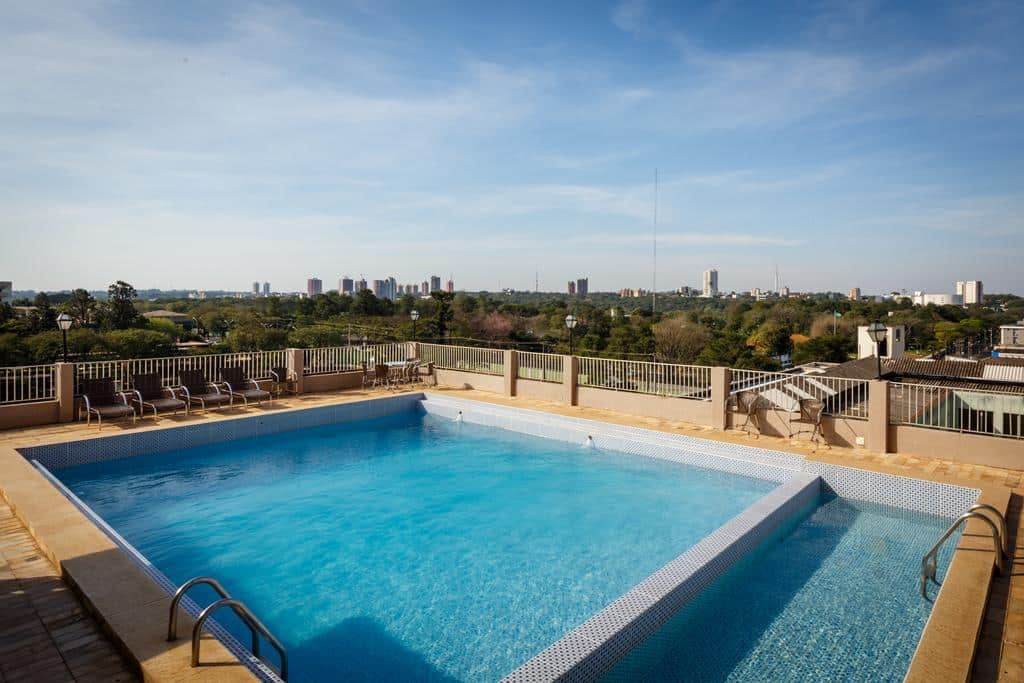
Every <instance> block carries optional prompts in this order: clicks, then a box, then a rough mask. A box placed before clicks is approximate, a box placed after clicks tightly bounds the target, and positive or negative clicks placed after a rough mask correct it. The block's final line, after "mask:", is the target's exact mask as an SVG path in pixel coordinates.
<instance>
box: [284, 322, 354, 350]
mask: <svg viewBox="0 0 1024 683" xmlns="http://www.w3.org/2000/svg"><path fill="white" fill-rule="evenodd" d="M344 344H345V334H344V333H343V332H341V331H340V330H336V329H334V328H331V327H324V326H310V327H297V328H295V329H294V330H292V331H291V332H289V333H288V345H289V346H292V347H294V348H297V349H312V348H317V347H320V346H343V345H344Z"/></svg>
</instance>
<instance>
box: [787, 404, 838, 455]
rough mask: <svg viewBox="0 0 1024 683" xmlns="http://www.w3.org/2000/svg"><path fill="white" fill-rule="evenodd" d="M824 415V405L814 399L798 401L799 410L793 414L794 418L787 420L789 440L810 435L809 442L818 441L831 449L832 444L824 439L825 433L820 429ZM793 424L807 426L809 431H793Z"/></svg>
mask: <svg viewBox="0 0 1024 683" xmlns="http://www.w3.org/2000/svg"><path fill="white" fill-rule="evenodd" d="M824 414H825V403H824V402H822V401H819V400H818V399H816V398H802V399H800V410H799V412H797V413H795V417H790V419H789V436H790V438H792V437H794V436H796V435H798V434H804V433H810V435H811V442H812V443H818V441H819V439H820V441H821V442H822V443H824V444H825V445H826V446H828V448H829V449H831V448H832V444H830V443H829V442H828V439H826V438H825V432H824V431H823V430H822V427H821V418H822V416H823V415H824ZM794 424H803V425H808V426H809V427H810V429H798V430H797V431H795V432H794V431H793V425H794Z"/></svg>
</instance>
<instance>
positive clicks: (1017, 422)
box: [1003, 413, 1024, 436]
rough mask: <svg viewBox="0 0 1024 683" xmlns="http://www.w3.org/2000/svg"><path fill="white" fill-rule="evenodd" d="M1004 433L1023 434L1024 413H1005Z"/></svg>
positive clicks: (1008, 434)
mask: <svg viewBox="0 0 1024 683" xmlns="http://www.w3.org/2000/svg"><path fill="white" fill-rule="evenodd" d="M1003 434H1006V435H1007V436H1021V435H1022V434H1024V415H1021V414H1020V413H1003Z"/></svg>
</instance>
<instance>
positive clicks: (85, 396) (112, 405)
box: [79, 377, 137, 429]
mask: <svg viewBox="0 0 1024 683" xmlns="http://www.w3.org/2000/svg"><path fill="white" fill-rule="evenodd" d="M79 387H80V392H81V394H82V402H83V403H84V404H85V423H86V424H91V423H92V416H93V415H95V416H96V421H97V423H98V424H99V426H100V429H102V428H103V418H104V417H105V416H106V417H108V418H111V419H113V418H118V417H128V416H129V415H131V418H132V424H135V420H136V418H137V415H136V413H135V408H134V407H132V405H131V404H129V402H128V396H127V394H126V393H125V392H123V391H115V390H114V378H113V377H98V378H93V379H82V380H80V384H79ZM90 397H91V398H90ZM118 397H120V399H121V400H120V402H118Z"/></svg>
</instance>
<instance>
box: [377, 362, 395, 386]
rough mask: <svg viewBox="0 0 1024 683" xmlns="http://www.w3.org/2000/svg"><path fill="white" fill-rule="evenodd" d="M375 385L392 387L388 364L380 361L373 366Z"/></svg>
mask: <svg viewBox="0 0 1024 683" xmlns="http://www.w3.org/2000/svg"><path fill="white" fill-rule="evenodd" d="M373 386H375V387H388V388H390V387H391V371H390V368H388V366H386V365H384V364H383V363H378V364H376V365H374V366H373Z"/></svg>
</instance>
